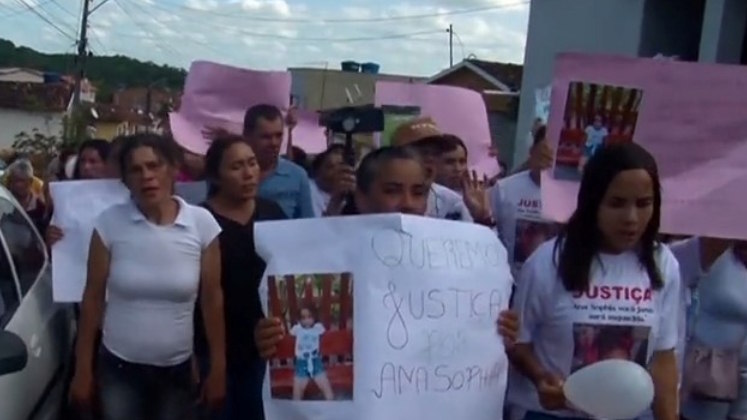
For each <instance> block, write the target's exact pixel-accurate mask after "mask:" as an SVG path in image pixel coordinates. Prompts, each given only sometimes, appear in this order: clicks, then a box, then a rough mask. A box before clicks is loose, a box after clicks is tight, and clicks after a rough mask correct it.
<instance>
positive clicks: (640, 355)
mask: <svg viewBox="0 0 747 420" xmlns="http://www.w3.org/2000/svg"><path fill="white" fill-rule="evenodd" d="M650 332H651V328H650V327H647V326H632V325H599V324H579V323H577V324H574V325H573V342H574V350H573V362H572V363H571V373H573V372H575V371H577V370H579V369H581V368H583V367H585V366H588V365H590V364H593V363H596V362H601V361H602V360H609V359H622V360H629V361H633V362H635V363H638V364H639V365H641V366H643V367H645V366H646V359H647V356H648V337H649V333H650Z"/></svg>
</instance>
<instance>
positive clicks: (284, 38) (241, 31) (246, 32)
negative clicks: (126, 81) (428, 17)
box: [115, 0, 443, 43]
mask: <svg viewBox="0 0 747 420" xmlns="http://www.w3.org/2000/svg"><path fill="white" fill-rule="evenodd" d="M115 1H117V2H118V3H121V2H122V1H126V2H128V3H130V4H133V6H134V5H135V1H134V0H115ZM151 6H155V4H152V5H151ZM141 10H142V11H143V12H144V13H146V14H147V15H148V16H150V14H148V13H147V10H144V9H142V8H141ZM183 20H184V21H191V22H192V23H196V24H199V25H201V26H206V25H207V26H213V27H215V28H219V29H222V30H225V29H226V27H227V25H225V24H220V23H216V22H212V21H210V20H206V19H201V20H195V19H194V18H185V19H183ZM230 28H231V29H232V30H233V31H236V33H238V34H241V35H246V36H249V37H254V38H264V39H275V40H282V41H290V42H300V43H315V42H340V43H348V42H366V41H381V40H389V39H403V38H414V37H417V36H422V35H433V34H441V33H443V30H441V29H434V30H426V31H415V32H405V33H394V34H392V33H384V34H380V35H372V36H361V37H344V38H333V37H306V36H302V37H294V36H288V35H282V34H277V33H263V32H255V31H250V30H246V29H243V28H239V27H235V26H231V27H230ZM141 29H142V28H141ZM120 35H124V34H117V36H120ZM125 36H126V35H125Z"/></svg>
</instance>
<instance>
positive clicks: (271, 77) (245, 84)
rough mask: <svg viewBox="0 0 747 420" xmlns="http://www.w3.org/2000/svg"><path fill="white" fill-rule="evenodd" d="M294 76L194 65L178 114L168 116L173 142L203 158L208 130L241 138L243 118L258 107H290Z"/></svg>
mask: <svg viewBox="0 0 747 420" xmlns="http://www.w3.org/2000/svg"><path fill="white" fill-rule="evenodd" d="M290 86H291V76H290V73H288V72H285V71H283V72H279V71H274V72H272V71H254V70H248V69H242V68H238V67H232V66H227V65H223V64H218V63H212V62H209V61H195V62H193V63H192V65H191V66H190V68H189V73H188V74H187V80H186V81H185V82H184V94H183V95H182V99H181V106H180V107H179V111H178V112H173V113H171V114H170V115H169V121H170V124H171V131H172V133H173V135H174V140H176V142H177V143H178V144H179V145H180V146H182V147H183V148H184V149H186V150H188V151H190V152H192V153H195V154H198V155H204V154H205V152H206V151H207V148H208V146H209V145H210V139H209V138H206V136H205V135H204V134H203V132H204V131H205V130H209V129H215V128H218V129H224V130H227V131H228V132H230V133H234V134H241V133H242V131H243V127H244V114H245V113H246V110H247V109H249V108H250V107H252V106H254V105H258V104H269V105H274V106H276V107H278V108H280V109H282V110H287V109H288V108H289V106H290Z"/></svg>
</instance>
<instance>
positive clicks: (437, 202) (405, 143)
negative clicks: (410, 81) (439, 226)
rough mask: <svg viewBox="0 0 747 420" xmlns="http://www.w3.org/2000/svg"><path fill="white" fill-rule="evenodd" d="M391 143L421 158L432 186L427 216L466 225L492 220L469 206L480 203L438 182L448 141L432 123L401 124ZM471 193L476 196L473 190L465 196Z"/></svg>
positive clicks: (481, 210)
mask: <svg viewBox="0 0 747 420" xmlns="http://www.w3.org/2000/svg"><path fill="white" fill-rule="evenodd" d="M391 143H392V145H393V146H395V147H407V148H411V149H413V150H415V151H416V152H417V153H418V154H419V155H420V156H421V157H422V160H423V165H425V168H426V173H427V177H428V184H429V186H430V191H429V194H428V209H427V211H426V214H425V215H426V216H429V217H435V218H438V219H450V220H462V221H467V222H472V221H474V220H475V218H477V219H483V218H485V219H487V218H489V215H486V214H485V213H486V210H488V209H484V208H478V207H480V206H474V207H475V208H473V209H470V208H468V206H467V204H466V202H476V201H479V200H471V199H470V200H465V199H464V198H463V195H459V194H458V193H457V192H455V191H452V190H451V189H449V188H447V187H445V186H443V185H441V184H438V183H437V182H435V177H436V170H437V166H438V159H439V158H440V156H441V153H442V150H443V149H444V146H445V143H446V140H445V139H444V134H443V133H442V132H441V130H439V129H438V126H437V125H436V123H435V122H434V121H433V119H431V118H428V117H424V118H416V119H413V120H410V121H407V122H405V123H402V124H401V125H400V126H399V127H397V128H396V129H395V130H394V133H392V138H391ZM471 192H474V191H473V189H468V190H465V191H464V194H469V193H471ZM473 213H474V214H473ZM488 213H489V210H488Z"/></svg>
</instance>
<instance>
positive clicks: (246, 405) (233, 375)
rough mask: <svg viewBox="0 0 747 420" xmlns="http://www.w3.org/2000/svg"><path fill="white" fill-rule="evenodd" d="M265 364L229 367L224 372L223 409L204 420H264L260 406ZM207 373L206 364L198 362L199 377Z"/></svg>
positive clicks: (205, 417) (262, 361)
mask: <svg viewBox="0 0 747 420" xmlns="http://www.w3.org/2000/svg"><path fill="white" fill-rule="evenodd" d="M266 367H267V364H266V362H265V361H264V360H256V361H252V362H250V363H249V364H247V365H243V366H235V365H233V366H230V367H229V368H228V369H227V372H226V380H227V383H226V401H225V404H224V405H223V408H222V409H221V410H218V411H213V412H211V413H208V414H205V415H204V419H205V420H265V410H264V406H263V405H262V382H263V381H264V378H265V369H266ZM207 373H208V364H207V363H206V361H205V360H204V358H203V359H202V360H200V376H201V377H202V379H203V380H204V376H205V375H206V374H207Z"/></svg>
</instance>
